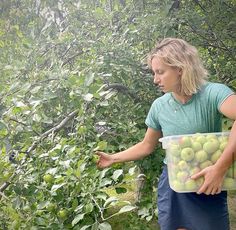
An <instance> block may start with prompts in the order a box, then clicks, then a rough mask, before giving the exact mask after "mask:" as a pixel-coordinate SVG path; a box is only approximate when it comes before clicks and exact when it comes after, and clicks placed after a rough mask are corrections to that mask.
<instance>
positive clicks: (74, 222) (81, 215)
mask: <svg viewBox="0 0 236 230" xmlns="http://www.w3.org/2000/svg"><path fill="white" fill-rule="evenodd" d="M84 215H85V213H83V214H79V215H77V216H76V217H75V218H74V220H73V221H72V226H73V227H74V226H75V225H76V224H77V223H79V221H81V220H83V219H84Z"/></svg>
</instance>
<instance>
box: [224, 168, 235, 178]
mask: <svg viewBox="0 0 236 230" xmlns="http://www.w3.org/2000/svg"><path fill="white" fill-rule="evenodd" d="M226 175H227V176H228V177H231V178H234V179H236V168H235V167H234V166H233V165H232V166H231V167H230V168H229V169H228V171H227V174H226Z"/></svg>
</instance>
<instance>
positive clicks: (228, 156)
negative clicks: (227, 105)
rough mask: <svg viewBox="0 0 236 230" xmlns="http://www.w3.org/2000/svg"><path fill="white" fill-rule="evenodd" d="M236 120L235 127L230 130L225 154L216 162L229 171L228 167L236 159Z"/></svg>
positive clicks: (220, 167) (219, 166) (218, 165)
mask: <svg viewBox="0 0 236 230" xmlns="http://www.w3.org/2000/svg"><path fill="white" fill-rule="evenodd" d="M235 140H236V121H234V124H233V127H232V129H231V132H230V136H229V141H228V145H227V146H226V148H225V150H224V152H223V154H222V155H221V157H220V158H219V160H218V161H217V162H216V164H215V165H216V166H217V167H218V168H219V169H221V170H223V171H227V169H228V168H229V167H230V166H231V165H232V163H233V162H234V161H235V160H236V141H235Z"/></svg>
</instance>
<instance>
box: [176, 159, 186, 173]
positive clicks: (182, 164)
mask: <svg viewBox="0 0 236 230" xmlns="http://www.w3.org/2000/svg"><path fill="white" fill-rule="evenodd" d="M178 167H179V169H180V170H183V171H186V170H189V165H188V163H187V162H186V161H184V160H181V161H180V162H179V163H178Z"/></svg>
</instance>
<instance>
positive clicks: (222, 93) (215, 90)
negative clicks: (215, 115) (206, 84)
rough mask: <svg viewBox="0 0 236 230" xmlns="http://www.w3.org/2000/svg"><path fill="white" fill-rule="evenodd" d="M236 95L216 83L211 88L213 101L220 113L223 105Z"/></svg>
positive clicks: (224, 86) (226, 87)
mask: <svg viewBox="0 0 236 230" xmlns="http://www.w3.org/2000/svg"><path fill="white" fill-rule="evenodd" d="M233 94H235V93H234V92H233V90H231V89H230V88H229V87H228V86H226V85H224V84H220V83H215V84H213V85H212V88H211V99H213V100H215V103H216V106H217V109H218V111H220V106H221V105H222V103H223V102H224V101H225V100H226V99H227V98H228V97H229V96H231V95H233Z"/></svg>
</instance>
